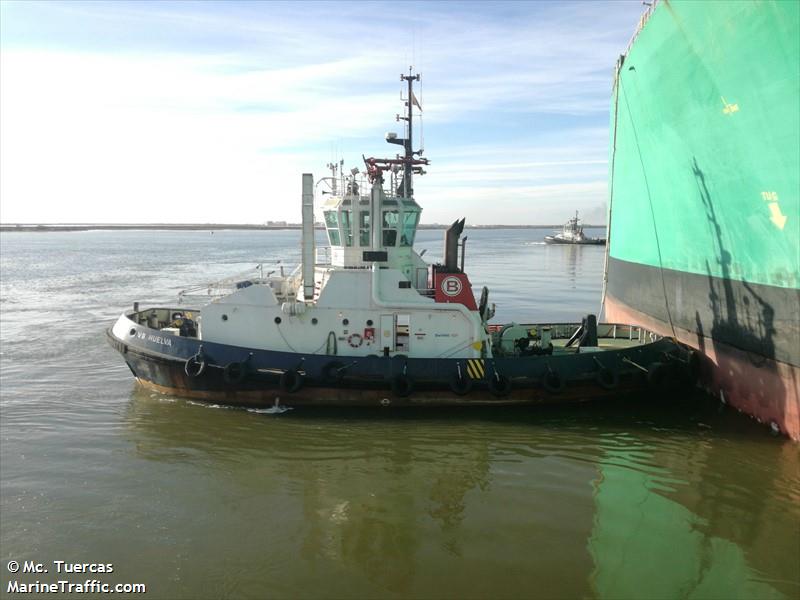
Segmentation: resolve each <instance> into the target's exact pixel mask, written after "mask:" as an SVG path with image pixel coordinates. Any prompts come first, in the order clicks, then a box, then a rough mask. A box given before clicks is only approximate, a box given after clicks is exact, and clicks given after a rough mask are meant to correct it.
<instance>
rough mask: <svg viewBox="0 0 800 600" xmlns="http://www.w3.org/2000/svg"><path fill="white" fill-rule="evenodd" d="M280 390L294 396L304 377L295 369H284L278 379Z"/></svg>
mask: <svg viewBox="0 0 800 600" xmlns="http://www.w3.org/2000/svg"><path fill="white" fill-rule="evenodd" d="M279 383H280V386H281V390H283V391H284V392H286V393H287V394H294V393H295V392H296V391H298V390H299V389H300V388H302V387H303V383H305V375H303V374H301V373H300V372H299V371H298V370H297V369H286V370H285V371H284V372H283V373H281V379H280V382H279Z"/></svg>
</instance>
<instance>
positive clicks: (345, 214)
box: [342, 210, 353, 246]
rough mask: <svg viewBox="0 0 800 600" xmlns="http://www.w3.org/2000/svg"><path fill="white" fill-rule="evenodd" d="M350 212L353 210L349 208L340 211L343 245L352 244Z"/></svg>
mask: <svg viewBox="0 0 800 600" xmlns="http://www.w3.org/2000/svg"><path fill="white" fill-rule="evenodd" d="M352 214H353V212H352V211H350V210H343V211H342V235H343V236H344V245H345V246H352V245H353V223H352V219H351V216H352Z"/></svg>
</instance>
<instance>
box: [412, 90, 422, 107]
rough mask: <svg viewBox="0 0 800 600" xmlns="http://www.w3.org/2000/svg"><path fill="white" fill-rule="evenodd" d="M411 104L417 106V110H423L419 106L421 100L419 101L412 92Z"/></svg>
mask: <svg viewBox="0 0 800 600" xmlns="http://www.w3.org/2000/svg"><path fill="white" fill-rule="evenodd" d="M411 104H416V105H417V108H418V109H420V110H422V107H421V106H420V105H419V100H417V97H416V96H415V95H414V92H413V91H412V92H411Z"/></svg>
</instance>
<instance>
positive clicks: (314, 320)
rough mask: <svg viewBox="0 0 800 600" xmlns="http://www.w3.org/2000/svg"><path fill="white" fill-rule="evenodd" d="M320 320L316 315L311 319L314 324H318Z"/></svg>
mask: <svg viewBox="0 0 800 600" xmlns="http://www.w3.org/2000/svg"><path fill="white" fill-rule="evenodd" d="M318 322H319V321H317V317H314V318H313V319H311V324H312V325H316V324H317V323H318Z"/></svg>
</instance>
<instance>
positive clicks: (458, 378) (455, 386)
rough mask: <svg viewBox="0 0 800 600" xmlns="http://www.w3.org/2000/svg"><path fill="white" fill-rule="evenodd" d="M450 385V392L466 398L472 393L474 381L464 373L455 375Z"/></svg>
mask: <svg viewBox="0 0 800 600" xmlns="http://www.w3.org/2000/svg"><path fill="white" fill-rule="evenodd" d="M448 383H449V384H450V391H452V392H453V393H454V394H456V395H457V396H466V395H467V394H469V393H470V392H471V391H472V387H473V383H472V379H471V378H470V377H469V376H468V375H465V374H464V373H460V374H459V373H454V374H453V376H452V377H451V378H450V381H449V382H448Z"/></svg>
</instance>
